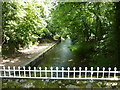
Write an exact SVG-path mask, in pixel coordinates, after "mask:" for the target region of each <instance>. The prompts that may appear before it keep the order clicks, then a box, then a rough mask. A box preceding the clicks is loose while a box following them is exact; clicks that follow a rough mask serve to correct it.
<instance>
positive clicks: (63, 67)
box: [62, 67, 64, 78]
mask: <svg viewBox="0 0 120 90" xmlns="http://www.w3.org/2000/svg"><path fill="white" fill-rule="evenodd" d="M62 78H64V67H62Z"/></svg>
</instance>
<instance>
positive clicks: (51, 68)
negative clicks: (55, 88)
mask: <svg viewBox="0 0 120 90" xmlns="http://www.w3.org/2000/svg"><path fill="white" fill-rule="evenodd" d="M50 70H51V78H53V67H50Z"/></svg>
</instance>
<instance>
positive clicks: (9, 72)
mask: <svg viewBox="0 0 120 90" xmlns="http://www.w3.org/2000/svg"><path fill="white" fill-rule="evenodd" d="M8 72H9V77H10V76H11V72H10V66H8Z"/></svg>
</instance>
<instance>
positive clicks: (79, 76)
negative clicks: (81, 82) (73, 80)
mask: <svg viewBox="0 0 120 90" xmlns="http://www.w3.org/2000/svg"><path fill="white" fill-rule="evenodd" d="M81 69H82V68H81V67H79V78H81Z"/></svg>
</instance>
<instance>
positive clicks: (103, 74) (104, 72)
mask: <svg viewBox="0 0 120 90" xmlns="http://www.w3.org/2000/svg"><path fill="white" fill-rule="evenodd" d="M104 71H105V67H103V75H102V78H104V74H105V72H104Z"/></svg>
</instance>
